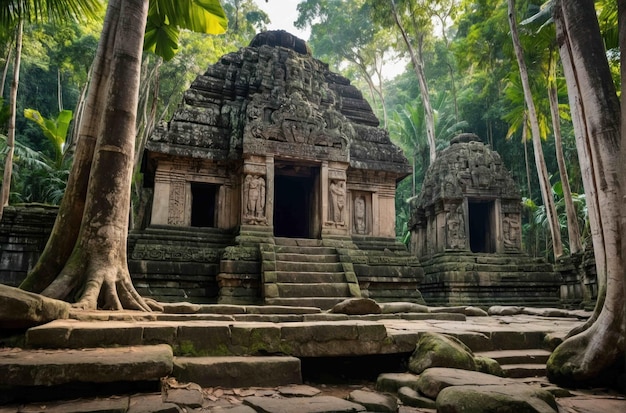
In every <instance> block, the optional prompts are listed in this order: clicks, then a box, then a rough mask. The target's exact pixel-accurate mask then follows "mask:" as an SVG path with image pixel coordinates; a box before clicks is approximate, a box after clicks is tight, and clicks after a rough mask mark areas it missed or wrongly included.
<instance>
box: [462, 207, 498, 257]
mask: <svg viewBox="0 0 626 413" xmlns="http://www.w3.org/2000/svg"><path fill="white" fill-rule="evenodd" d="M468 207H469V208H468V209H469V239H470V248H471V250H472V252H487V253H494V252H496V243H495V238H494V233H495V231H494V228H493V213H494V212H493V211H494V202H493V201H483V202H475V201H469V202H468Z"/></svg>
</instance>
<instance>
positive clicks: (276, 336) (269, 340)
mask: <svg viewBox="0 0 626 413" xmlns="http://www.w3.org/2000/svg"><path fill="white" fill-rule="evenodd" d="M230 332H231V343H232V346H233V348H234V350H235V351H237V350H238V351H237V353H238V354H249V355H255V354H260V353H265V354H268V353H269V354H271V353H278V352H280V351H281V341H280V327H279V326H275V325H272V326H267V327H266V326H264V325H258V324H234V325H233V326H232V327H231V329H230Z"/></svg>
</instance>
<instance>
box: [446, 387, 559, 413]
mask: <svg viewBox="0 0 626 413" xmlns="http://www.w3.org/2000/svg"><path fill="white" fill-rule="evenodd" d="M558 410H559V409H558V407H557V404H556V401H555V399H554V397H553V396H552V394H550V393H549V392H547V391H544V390H541V389H537V388H534V387H532V386H528V385H526V384H516V385H499V386H497V385H496V386H493V385H489V386H454V387H448V388H446V389H443V390H442V391H441V393H439V395H438V396H437V412H439V413H461V412H463V413H499V412H515V413H556V412H557V411H558Z"/></svg>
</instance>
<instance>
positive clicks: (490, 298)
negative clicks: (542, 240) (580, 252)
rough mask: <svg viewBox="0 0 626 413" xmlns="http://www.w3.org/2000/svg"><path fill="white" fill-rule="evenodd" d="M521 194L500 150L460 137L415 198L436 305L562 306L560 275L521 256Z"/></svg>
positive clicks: (416, 231) (415, 242)
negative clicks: (504, 163) (503, 161)
mask: <svg viewBox="0 0 626 413" xmlns="http://www.w3.org/2000/svg"><path fill="white" fill-rule="evenodd" d="M521 205H522V197H521V195H520V193H519V189H518V187H517V184H516V183H515V182H514V181H513V178H512V177H511V175H510V173H509V171H508V170H507V169H506V168H505V167H504V165H503V163H502V160H501V158H500V156H499V155H498V153H497V152H495V151H493V150H491V149H490V148H489V147H488V146H487V145H484V144H483V143H482V142H481V141H480V139H479V138H478V136H476V135H474V134H470V133H465V134H461V135H458V136H457V137H455V138H454V139H452V140H451V141H450V146H449V147H448V148H446V149H444V150H443V151H441V152H439V153H438V154H437V159H436V160H435V161H434V162H433V163H432V165H430V166H429V168H428V171H427V172H426V176H425V178H424V183H423V185H422V190H421V192H420V194H419V195H418V196H417V197H415V198H414V199H412V200H411V218H410V222H409V228H410V230H411V234H412V237H411V251H412V252H413V254H414V255H415V256H417V257H418V258H419V259H420V262H421V265H422V268H423V269H424V279H423V282H422V284H421V285H420V291H421V292H422V294H423V295H424V299H425V300H426V301H427V302H428V303H429V304H434V305H468V304H469V305H493V304H498V303H499V304H504V303H506V304H509V305H511V304H514V305H524V306H533V305H555V306H558V305H559V304H560V300H561V297H560V295H559V294H560V293H559V289H560V285H561V283H562V281H561V275H560V274H559V273H558V272H555V271H554V269H553V266H552V265H551V264H549V263H546V262H545V261H544V260H543V259H540V258H534V257H529V256H527V255H526V254H524V253H523V252H522V244H521V235H522V228H521V225H522V224H521V223H522V216H521Z"/></svg>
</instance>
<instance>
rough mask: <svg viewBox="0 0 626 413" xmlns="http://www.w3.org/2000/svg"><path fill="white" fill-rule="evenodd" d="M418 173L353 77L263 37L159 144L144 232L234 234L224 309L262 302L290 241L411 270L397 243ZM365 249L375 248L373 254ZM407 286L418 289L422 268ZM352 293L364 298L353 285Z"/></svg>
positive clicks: (226, 256)
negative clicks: (404, 187) (402, 197)
mask: <svg viewBox="0 0 626 413" xmlns="http://www.w3.org/2000/svg"><path fill="white" fill-rule="evenodd" d="M410 170H411V168H410V165H409V163H408V161H407V159H406V158H405V157H404V156H403V154H402V152H401V151H400V149H399V148H398V147H396V146H395V145H393V144H392V143H391V141H390V139H389V135H388V133H387V132H386V131H385V130H384V129H382V128H380V127H379V121H378V119H377V118H376V116H375V115H374V113H373V111H372V109H371V107H370V105H369V104H368V103H367V101H366V100H365V99H364V98H363V96H362V94H361V92H360V91H359V90H357V89H356V88H355V87H354V86H352V85H351V84H350V81H349V80H348V79H346V78H344V77H342V76H340V75H338V74H336V73H333V72H331V71H330V70H329V69H328V65H327V64H325V63H323V62H321V61H319V60H316V59H314V58H313V57H312V56H311V54H310V51H309V49H308V46H307V45H306V43H305V42H304V41H302V40H300V39H298V38H296V37H294V36H292V35H291V34H289V33H286V32H284V31H269V32H264V33H260V34H259V35H257V36H256V37H255V39H254V40H253V41H252V42H251V43H250V45H249V46H248V47H244V48H242V49H240V50H239V51H237V52H234V53H230V54H227V55H225V56H223V57H222V58H221V59H220V60H219V61H218V62H217V63H216V64H214V65H212V66H210V67H209V68H208V69H207V70H206V72H205V73H203V74H201V75H199V76H198V77H197V78H196V79H195V80H194V82H193V83H192V85H191V87H190V88H189V89H188V90H187V91H186V92H185V94H184V97H183V101H182V103H181V104H180V106H179V108H178V110H177V111H176V112H175V113H174V115H173V117H172V119H171V120H169V122H167V123H164V124H162V125H160V126H159V127H158V128H157V129H156V130H155V132H154V133H153V134H152V135H151V136H150V137H149V139H148V141H147V144H146V150H145V154H144V162H143V172H144V177H145V179H144V182H145V187H146V190H147V191H151V192H152V193H153V196H152V200H151V201H150V202H147V203H146V205H147V207H146V210H145V211H144V215H145V216H146V217H148V219H147V220H146V224H145V226H146V229H147V230H149V231H152V232H155V231H156V230H158V231H156V232H159V233H161V234H164V233H165V232H166V231H187V229H194V230H196V232H193V231H192V232H190V237H189V238H188V239H187V240H185V242H187V243H188V242H191V241H190V240H193V236H194V235H193V234H197V233H198V232H197V231H198V230H199V231H200V232H203V231H204V232H212V233H213V234H219V236H220V237H221V239H223V240H226V239H227V234H232V237H233V238H232V240H231V242H230V245H226V246H225V247H224V248H223V249H222V250H220V251H218V255H219V256H220V257H221V258H220V259H219V262H218V263H217V264H218V268H219V269H218V270H217V273H216V274H213V275H212V276H213V277H214V279H215V282H216V283H217V284H219V285H218V286H217V288H216V290H218V291H219V292H218V295H219V297H218V298H219V301H220V302H239V301H242V300H243V301H245V300H248V301H250V302H252V301H254V300H262V299H263V298H264V297H263V284H264V283H265V281H264V280H265V278H266V275H267V278H271V277H273V275H274V274H273V273H274V271H273V270H266V269H268V268H273V267H274V265H273V264H270V262H269V261H271V259H270V258H268V257H271V256H272V255H271V254H270V252H268V248H269V247H262V246H263V245H265V244H269V245H275V244H276V243H277V242H278V241H280V242H286V241H284V239H307V240H317V241H318V242H317V244H319V246H324V247H334V248H337V247H341V251H339V250H337V251H336V254H339V255H341V254H343V256H341V257H340V258H339V259H340V262H342V263H350V262H351V260H352V258H351V257H350V256H355V257H356V258H354V260H355V261H358V262H359V264H358V265H361V266H363V265H364V266H367V265H368V262H369V258H367V257H369V256H371V255H372V256H373V255H376V251H377V250H378V251H381V252H382V251H397V252H395V253H392V255H402V260H403V261H401V262H402V265H403V266H406V265H409V266H414V267H416V266H417V261H416V260H409V262H410V264H406V260H407V257H406V256H405V255H404V254H406V255H408V251H404V252H402V248H400V247H399V246H398V245H397V243H396V241H395V202H394V197H395V191H396V183H397V182H398V181H399V180H400V179H402V178H404V177H405V176H407V175H408V174H409V173H410ZM144 232H145V231H144ZM137 237H138V239H137V241H138V243H137V245H140V246H142V248H144V249H146V248H153V249H154V248H156V249H159V248H160V249H161V250H163V249H167V247H163V245H166V244H167V242H166V240H163V239H161V240H160V241H155V242H154V244H155V245H157V244H159V243H160V244H159V245H161V247H159V246H158V245H157V246H150V247H148V246H146V243H145V242H144V240H143V239H142V235H140V234H139V235H137ZM277 240H278V241H277ZM281 240H282V241H281ZM225 242H226V241H225ZM280 242H278V243H280ZM312 242H313V241H311V242H309V244H311V243H312ZM164 243H165V244H164ZM363 243H367V245H368V251H369V250H371V251H372V252H371V253H370V252H368V253H367V254H365V258H364V256H363V255H362V254H361V253H359V252H358V251H359V245H363ZM170 244H175V245H173V246H175V247H176V248H181V245H180V244H176V243H175V242H173V243H170ZM226 244H229V243H228V242H226ZM300 244H302V243H300ZM372 244H373V245H372ZM167 245H169V244H167ZM196 247H197V246H194V248H196ZM344 247H345V248H344ZM370 247H371V248H370ZM199 248H201V246H200V247H199ZM272 248H273V247H272ZM262 251H264V254H265V255H263V254H262ZM182 254H183V255H184V252H183V253H182ZM209 255H210V256H213V255H211V254H204V256H209ZM137 256H138V257H145V256H146V254H145V253H142V254H138V255H137ZM264 257H265V258H264ZM390 259H391V261H393V258H390ZM379 261H380V260H379ZM377 262H378V261H377ZM391 264H392V265H393V262H391ZM142 265H143V266H144V267H145V265H144V264H142V263H139V264H137V265H136V268H141V267H142ZM344 267H346V266H344ZM359 268H360V267H359ZM416 271H417V270H416ZM366 272H367V271H366ZM344 273H345V274H348V276H347V277H348V278H350V277H351V276H353V275H354V273H355V270H354V268H352V267H349V268H348V267H346V268H344ZM378 273H383V274H384V273H385V271H378ZM390 273H391V272H390ZM409 273H411V272H410V271H409ZM351 274H352V275H351ZM394 274H397V271H396V272H395V273H394ZM175 275H176V274H171V275H169V276H168V277H172V276H175ZM356 275H357V276H358V272H357V273H356ZM370 278H371V277H370ZM374 278H376V277H374ZM396 278H398V277H396ZM400 278H401V277H400ZM409 278H410V280H411V281H410V282H412V283H413V288H412V289H413V290H414V291H416V287H415V281H416V280H417V278H416V276H415V271H413V272H412V275H411V276H410V277H409ZM370 281H372V280H371V279H368V284H367V285H372V284H371V282H370ZM387 281H388V280H387ZM168 282H170V285H172V283H171V280H169V281H168ZM374 284H376V283H375V282H374ZM145 285H146V288H147V289H148V290H146V291H143V292H144V293H147V294H149V288H150V282H146V283H145ZM389 285H393V284H389ZM280 288H282V284H281V283H280V282H276V283H274V284H273V285H272V288H271V289H270V288H266V290H267V291H270V290H271V291H272V294H273V295H276V292H275V291H276V290H277V289H280ZM403 288H405V289H406V286H404V287H403ZM338 289H339V287H338ZM349 289H350V291H351V294H350V296H354V295H359V294H360V291H359V288H358V285H357V286H356V287H355V285H354V282H351V285H350V288H349ZM392 289H393V288H392ZM416 293H417V292H416ZM392 295H393V294H392ZM235 296H236V297H240V298H233V297H235ZM244 296H245V297H247V298H245V299H243V298H241V297H244Z"/></svg>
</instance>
